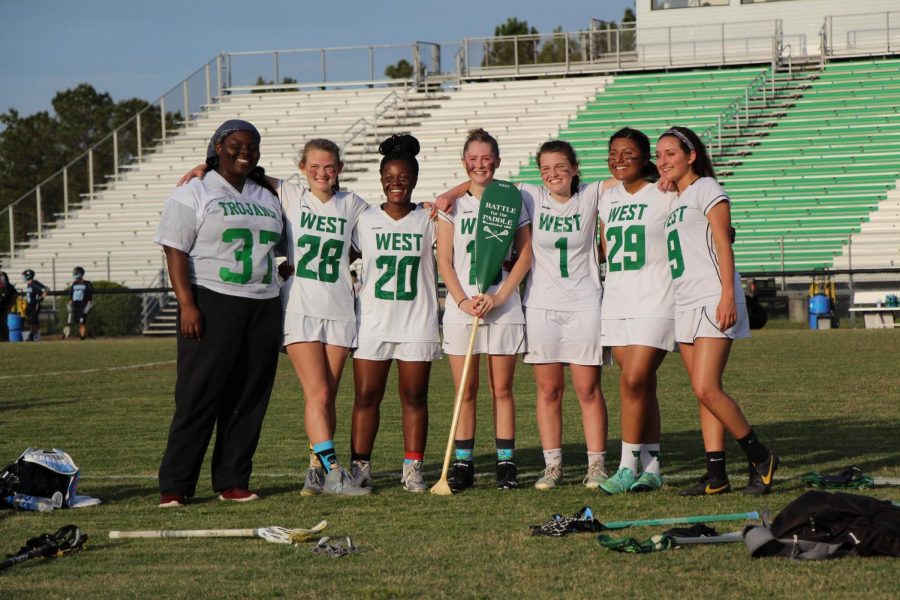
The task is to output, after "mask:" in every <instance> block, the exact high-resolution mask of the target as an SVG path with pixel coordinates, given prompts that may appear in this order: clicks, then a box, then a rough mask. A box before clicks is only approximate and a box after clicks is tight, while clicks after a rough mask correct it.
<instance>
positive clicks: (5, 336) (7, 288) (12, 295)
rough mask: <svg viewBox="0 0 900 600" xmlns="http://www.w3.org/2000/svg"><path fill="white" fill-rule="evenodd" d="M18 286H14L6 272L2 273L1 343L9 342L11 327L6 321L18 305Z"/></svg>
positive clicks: (0, 294)
mask: <svg viewBox="0 0 900 600" xmlns="http://www.w3.org/2000/svg"><path fill="white" fill-rule="evenodd" d="M17 295H18V292H17V291H16V286H14V285H13V284H12V282H11V281H10V280H9V277H8V276H7V275H6V273H5V272H3V271H0V342H8V341H9V326H8V325H7V323H6V319H7V317H8V315H9V313H10V309H12V308H13V307H14V306H15V305H16V296H17Z"/></svg>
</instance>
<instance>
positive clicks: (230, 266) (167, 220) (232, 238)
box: [153, 171, 282, 298]
mask: <svg viewBox="0 0 900 600" xmlns="http://www.w3.org/2000/svg"><path fill="white" fill-rule="evenodd" d="M281 214H282V213H281V204H280V203H279V202H278V198H276V197H275V196H273V195H272V193H271V192H269V191H268V190H266V189H265V188H262V187H260V186H258V185H257V184H255V183H253V182H252V181H250V180H247V181H246V182H245V183H244V189H243V191H240V192H239V191H237V190H236V189H234V188H233V187H232V186H231V185H230V184H229V183H228V182H227V181H225V180H224V179H223V178H222V176H221V175H219V174H218V173H216V172H215V171H210V172H209V173H207V174H206V176H205V177H204V178H203V179H199V178H198V179H192V180H191V181H190V182H189V183H188V184H186V185H183V186H181V187H179V188H177V189H176V190H175V191H174V192H172V195H171V196H169V199H168V200H166V203H165V206H164V207H163V213H162V218H161V219H160V222H159V227H158V228H157V230H156V237H155V238H154V239H153V241H154V242H156V243H157V244H160V245H162V246H169V247H171V248H175V249H176V250H181V251H182V252H184V253H185V254H187V255H188V256H189V257H190V267H191V272H190V278H191V283H192V284H194V285H198V286H201V287H204V288H206V289H209V290H212V291H214V292H218V293H220V294H227V295H229V296H240V297H242V298H274V297H275V296H277V295H278V286H279V283H278V277H277V274H276V273H275V265H274V263H273V248H274V247H275V244H277V243H278V241H279V240H280V239H281V230H282V219H281Z"/></svg>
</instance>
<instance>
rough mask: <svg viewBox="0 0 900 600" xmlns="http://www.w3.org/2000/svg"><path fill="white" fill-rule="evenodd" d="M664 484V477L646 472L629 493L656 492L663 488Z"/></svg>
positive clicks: (629, 489) (633, 484)
mask: <svg viewBox="0 0 900 600" xmlns="http://www.w3.org/2000/svg"><path fill="white" fill-rule="evenodd" d="M662 483H663V482H662V477H660V476H659V475H657V474H656V473H647V472H646V471H645V472H643V473H641V476H640V477H638V478H637V481H635V482H634V483H632V484H631V487H630V488H628V491H629V492H655V491H656V490H658V489H659V488H661V487H662Z"/></svg>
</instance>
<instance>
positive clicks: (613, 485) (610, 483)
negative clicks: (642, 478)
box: [600, 467, 637, 494]
mask: <svg viewBox="0 0 900 600" xmlns="http://www.w3.org/2000/svg"><path fill="white" fill-rule="evenodd" d="M636 480H637V478H636V477H635V476H634V471H632V470H631V469H629V468H628V467H621V468H620V469H619V470H618V471H616V473H615V475H613V476H612V477H610V478H609V479H607V480H606V481H604V482H603V483H601V484H600V489H601V490H603V491H604V492H606V493H607V494H624V493H625V492H627V491H628V490H630V489H631V486H632V485H634V482H635V481H636Z"/></svg>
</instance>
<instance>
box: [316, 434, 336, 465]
mask: <svg viewBox="0 0 900 600" xmlns="http://www.w3.org/2000/svg"><path fill="white" fill-rule="evenodd" d="M313 452H315V453H316V456H318V457H319V461H320V462H321V463H322V466H323V467H325V472H327V473H331V470H332V469H333V468H335V467H337V466H338V462H337V454H335V452H334V442H333V441H332V440H325V441H324V442H320V443H318V444H315V445H314V446H313Z"/></svg>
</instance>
